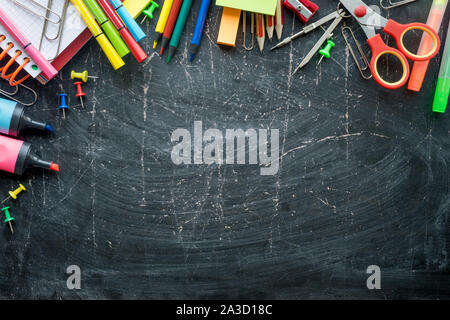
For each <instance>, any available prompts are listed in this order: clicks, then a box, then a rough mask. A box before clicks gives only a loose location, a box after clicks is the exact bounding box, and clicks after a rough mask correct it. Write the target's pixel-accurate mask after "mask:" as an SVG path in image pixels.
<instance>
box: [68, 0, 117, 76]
mask: <svg viewBox="0 0 450 320" xmlns="http://www.w3.org/2000/svg"><path fill="white" fill-rule="evenodd" d="M70 2H72V4H73V5H74V7H75V8H76V9H77V11H78V13H79V14H80V16H81V18H82V19H83V21H84V22H85V23H86V25H87V27H88V28H89V30H90V31H91V33H92V35H93V36H94V38H95V39H97V42H98V44H99V45H100V47H101V48H102V50H103V52H104V53H105V55H106V57H107V58H108V60H109V62H110V63H111V65H112V66H113V68H114V70H117V69H119V68H120V67H122V66H123V65H125V62H123V60H122V58H121V57H120V56H119V54H118V53H117V51H116V50H115V49H114V47H113V46H112V44H111V42H109V40H108V38H106V36H105V34H104V33H103V32H102V29H100V27H99V25H98V24H97V22H96V21H95V19H94V17H93V16H92V14H91V13H90V12H89V10H88V9H87V7H86V5H85V4H84V2H83V1H82V0H70Z"/></svg>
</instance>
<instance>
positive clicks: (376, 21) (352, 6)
mask: <svg viewBox="0 0 450 320" xmlns="http://www.w3.org/2000/svg"><path fill="white" fill-rule="evenodd" d="M340 1H341V3H342V5H343V6H344V7H345V9H347V11H348V12H349V13H350V14H351V15H352V16H353V17H354V18H355V19H356V20H357V21H358V23H359V24H360V25H361V28H362V29H363V30H364V33H365V34H366V36H367V39H370V38H372V37H374V36H375V35H376V29H378V28H384V27H385V26H386V24H387V22H388V20H387V19H386V18H384V17H382V16H381V15H379V14H378V13H376V12H375V11H374V10H373V9H372V8H371V7H369V6H368V5H366V4H365V3H364V2H362V1H361V0H340ZM360 6H363V7H365V8H366V10H367V12H366V14H365V15H364V16H363V17H358V16H357V15H356V13H355V12H356V9H357V8H358V7H360Z"/></svg>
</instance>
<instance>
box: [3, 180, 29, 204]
mask: <svg viewBox="0 0 450 320" xmlns="http://www.w3.org/2000/svg"><path fill="white" fill-rule="evenodd" d="M26 190H27V189H25V187H24V185H23V184H19V187H18V188H17V189H16V190H14V191H9V192H8V193H9V197H8V198H6V199H5V200H3V201H2V203H4V202H6V201H7V200H8V199H9V198H13V199H14V200H16V199H17V196H18V195H19V193H21V192H22V191H26Z"/></svg>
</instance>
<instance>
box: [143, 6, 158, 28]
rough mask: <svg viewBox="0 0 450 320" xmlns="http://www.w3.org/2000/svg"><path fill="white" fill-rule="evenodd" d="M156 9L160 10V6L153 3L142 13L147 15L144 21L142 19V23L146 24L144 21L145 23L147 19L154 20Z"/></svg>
mask: <svg viewBox="0 0 450 320" xmlns="http://www.w3.org/2000/svg"><path fill="white" fill-rule="evenodd" d="M156 8H159V5H158V4H157V3H156V2H155V1H152V3H151V4H150V6H149V7H148V8H147V10H144V11H142V12H143V13H144V14H145V17H144V19H142V21H141V23H144V21H145V19H147V17H149V18H150V19H153V12H155V10H156Z"/></svg>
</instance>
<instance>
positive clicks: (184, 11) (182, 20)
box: [167, 0, 192, 63]
mask: <svg viewBox="0 0 450 320" xmlns="http://www.w3.org/2000/svg"><path fill="white" fill-rule="evenodd" d="M191 5H192V0H184V1H183V5H182V6H181V9H180V13H179V14H178V19H177V23H176V25H175V29H174V30H173V34H172V38H171V39H170V43H169V56H168V57H167V63H169V62H170V60H172V57H173V55H174V54H175V51H177V48H178V44H179V43H180V38H181V34H182V33H183V29H184V25H185V24H186V20H187V17H188V14H189V11H190V10H191Z"/></svg>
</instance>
